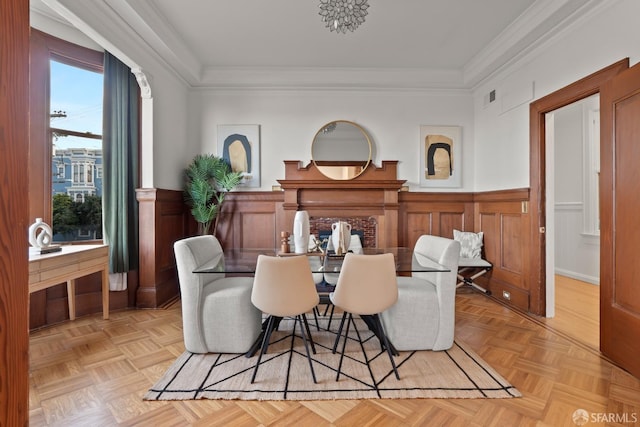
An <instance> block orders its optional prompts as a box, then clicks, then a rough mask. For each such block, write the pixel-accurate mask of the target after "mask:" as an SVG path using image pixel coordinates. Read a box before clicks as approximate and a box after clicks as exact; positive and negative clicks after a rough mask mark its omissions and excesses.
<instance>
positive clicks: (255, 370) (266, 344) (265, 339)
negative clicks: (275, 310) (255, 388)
mask: <svg viewBox="0 0 640 427" xmlns="http://www.w3.org/2000/svg"><path fill="white" fill-rule="evenodd" d="M273 322H274V317H273V316H269V322H267V330H266V331H265V334H264V337H263V338H262V348H261V349H260V353H258V361H257V363H256V366H255V368H253V375H252V376H251V384H253V383H254V381H255V380H256V375H257V374H258V367H259V366H260V361H261V360H262V355H263V354H265V353H266V352H267V347H269V339H270V338H271V331H273Z"/></svg>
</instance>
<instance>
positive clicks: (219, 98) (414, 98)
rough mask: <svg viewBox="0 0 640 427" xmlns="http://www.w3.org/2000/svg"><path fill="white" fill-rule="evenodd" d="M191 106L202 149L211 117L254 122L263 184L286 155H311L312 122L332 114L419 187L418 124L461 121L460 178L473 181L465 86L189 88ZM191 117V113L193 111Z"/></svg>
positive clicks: (208, 148)
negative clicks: (414, 88) (362, 133)
mask: <svg viewBox="0 0 640 427" xmlns="http://www.w3.org/2000/svg"><path fill="white" fill-rule="evenodd" d="M190 114H191V115H192V116H193V117H194V118H193V121H194V123H195V122H199V123H200V126H199V129H197V130H192V131H191V137H193V138H199V141H200V143H199V145H200V147H199V148H200V150H201V151H202V152H209V153H214V154H220V153H217V125H220V124H259V125H260V134H261V141H260V142H261V170H262V174H261V189H262V190H270V189H271V186H272V185H277V184H278V183H277V180H278V179H283V178H284V163H283V161H284V160H301V161H302V162H303V163H304V164H305V165H306V164H307V163H308V162H309V161H310V160H311V142H312V141H313V137H314V136H315V134H316V132H317V131H318V129H320V128H321V127H322V126H323V125H325V124H326V123H328V122H330V121H333V120H349V121H353V122H355V123H357V124H359V125H360V126H362V127H363V128H364V129H365V130H366V131H367V133H368V134H369V136H370V138H371V140H372V144H373V146H374V147H373V162H374V163H375V164H376V165H378V166H379V165H380V163H381V161H382V160H399V164H398V175H399V179H403V180H407V185H409V186H410V188H411V190H412V191H421V190H427V189H424V188H420V187H419V172H418V170H419V165H420V158H419V157H420V125H459V126H462V135H463V136H462V140H463V145H462V147H463V148H462V157H463V163H464V166H463V169H464V173H463V176H462V180H463V185H462V188H458V189H443V190H434V189H429V191H471V190H472V189H473V156H474V144H473V141H474V134H473V102H472V97H471V94H470V92H467V91H448V92H444V91H421V92H420V91H418V92H416V91H404V90H400V91H363V90H358V91H344V90H341V91H335V90H325V91H320V90H299V91H296V90H200V91H198V90H194V91H193V92H192V95H191V104H190ZM196 117H197V119H196Z"/></svg>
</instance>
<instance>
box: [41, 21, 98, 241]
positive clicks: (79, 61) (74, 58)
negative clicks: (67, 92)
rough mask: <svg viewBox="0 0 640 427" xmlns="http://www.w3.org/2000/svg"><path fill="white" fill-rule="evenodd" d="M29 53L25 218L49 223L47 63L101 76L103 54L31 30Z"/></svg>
mask: <svg viewBox="0 0 640 427" xmlns="http://www.w3.org/2000/svg"><path fill="white" fill-rule="evenodd" d="M30 50H31V52H30V76H31V78H30V85H29V101H30V118H31V120H30V125H29V126H30V137H29V166H30V175H29V216H30V218H31V220H33V219H35V218H43V219H44V220H45V222H47V223H48V224H51V223H52V211H53V207H52V192H51V189H52V185H53V182H52V179H53V172H54V171H53V170H52V161H51V157H52V143H51V142H52V136H53V135H52V133H53V131H54V130H58V129H56V128H52V127H51V125H50V123H51V120H50V113H51V106H50V96H49V95H50V78H51V75H50V60H52V59H53V60H55V61H58V62H61V63H64V64H66V65H70V66H74V67H79V68H83V69H85V70H89V71H94V72H99V73H101V74H103V75H104V52H102V51H97V50H93V49H89V48H86V47H83V46H79V45H77V44H74V43H71V42H69V41H66V40H62V39H59V38H57V37H54V36H52V35H49V34H47V33H44V32H42V31H39V30H36V29H34V28H31V37H30ZM63 131H64V132H65V133H66V132H67V131H65V130H63ZM83 136H84V137H86V135H83ZM100 138H101V136H100ZM94 178H95V177H94ZM71 179H73V174H72V176H71ZM86 242H87V241H83V243H86Z"/></svg>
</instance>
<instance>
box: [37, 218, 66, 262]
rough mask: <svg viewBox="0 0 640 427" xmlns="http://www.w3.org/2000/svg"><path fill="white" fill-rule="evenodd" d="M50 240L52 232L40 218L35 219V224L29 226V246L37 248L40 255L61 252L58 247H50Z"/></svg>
mask: <svg viewBox="0 0 640 427" xmlns="http://www.w3.org/2000/svg"><path fill="white" fill-rule="evenodd" d="M52 239H53V231H51V227H50V226H49V224H47V223H46V222H44V221H43V220H42V218H36V222H34V223H33V224H31V225H30V226H29V244H30V245H31V246H33V247H34V248H39V249H40V253H41V254H46V253H51V252H58V251H61V250H62V248H61V247H60V245H51V241H52Z"/></svg>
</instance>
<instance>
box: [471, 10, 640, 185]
mask: <svg viewBox="0 0 640 427" xmlns="http://www.w3.org/2000/svg"><path fill="white" fill-rule="evenodd" d="M638 16H640V1H637V0H607V1H603V4H602V5H601V6H599V7H598V8H596V9H595V10H593V11H592V12H591V13H589V14H588V15H587V16H585V17H584V18H583V19H581V20H579V21H578V22H576V23H575V24H573V25H571V26H570V27H569V28H567V29H566V31H565V32H563V33H561V34H559V35H558V36H556V37H554V38H553V39H551V40H549V41H547V42H546V43H544V45H542V46H541V47H540V48H539V49H538V50H537V51H536V52H534V53H533V54H531V55H528V56H526V57H525V58H522V59H520V60H518V61H515V62H514V63H513V64H512V65H511V66H509V67H508V68H505V69H504V70H502V71H501V72H500V73H499V74H497V75H496V76H494V77H493V78H491V79H488V80H487V81H486V82H484V83H483V84H481V85H479V86H478V87H477V88H476V90H475V91H474V111H475V114H474V118H475V142H474V146H475V157H474V161H475V179H474V182H475V190H476V191H488V190H498V189H508V188H520V187H528V186H529V105H528V104H529V103H530V102H531V101H532V100H535V99H538V98H541V97H543V96H545V95H548V94H549V93H551V92H553V91H555V90H558V89H560V88H562V87H564V86H566V85H568V84H570V83H572V82H574V81H576V80H579V79H581V78H583V77H585V76H587V75H589V74H591V73H593V72H595V71H598V70H600V69H602V68H604V67H606V66H608V65H610V64H612V63H614V62H616V61H619V60H621V59H623V58H625V57H629V59H630V63H631V64H632V65H633V64H635V63H636V62H637V61H638V60H639V59H640V25H638V22H637V18H638ZM491 90H496V97H497V100H496V102H494V103H491V104H489V106H488V107H485V106H484V97H485V95H486V94H488V93H489V91H491ZM527 98H531V99H527Z"/></svg>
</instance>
